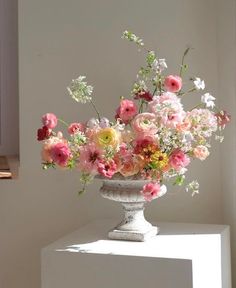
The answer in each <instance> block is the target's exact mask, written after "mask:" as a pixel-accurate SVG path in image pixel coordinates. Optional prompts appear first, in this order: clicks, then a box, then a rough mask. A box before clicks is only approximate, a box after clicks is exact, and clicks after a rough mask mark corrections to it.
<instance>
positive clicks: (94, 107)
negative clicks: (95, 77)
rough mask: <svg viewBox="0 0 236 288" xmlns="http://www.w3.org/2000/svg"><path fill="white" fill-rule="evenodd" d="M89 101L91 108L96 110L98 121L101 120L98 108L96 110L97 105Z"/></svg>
mask: <svg viewBox="0 0 236 288" xmlns="http://www.w3.org/2000/svg"><path fill="white" fill-rule="evenodd" d="M90 103H91V105H92V107H93V109H94V110H95V112H96V114H97V116H98V120H99V121H100V120H101V116H100V113H99V112H98V110H97V107H96V106H95V104H94V103H93V100H90Z"/></svg>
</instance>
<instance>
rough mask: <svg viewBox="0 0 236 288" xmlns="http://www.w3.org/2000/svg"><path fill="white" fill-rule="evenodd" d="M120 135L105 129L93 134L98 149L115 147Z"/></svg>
mask: <svg viewBox="0 0 236 288" xmlns="http://www.w3.org/2000/svg"><path fill="white" fill-rule="evenodd" d="M119 141H120V135H119V132H117V131H116V130H115V129H113V128H110V127H107V128H104V129H101V130H99V131H98V132H97V133H96V134H95V142H96V143H97V144H98V146H100V147H106V146H112V147H116V146H117V145H118V144H119Z"/></svg>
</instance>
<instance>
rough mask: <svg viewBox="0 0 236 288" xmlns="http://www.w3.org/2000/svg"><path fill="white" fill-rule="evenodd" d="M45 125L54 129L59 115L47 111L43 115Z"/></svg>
mask: <svg viewBox="0 0 236 288" xmlns="http://www.w3.org/2000/svg"><path fill="white" fill-rule="evenodd" d="M42 123H43V126H46V127H48V128H49V129H53V128H55V127H56V126H57V116H56V115H54V114H53V113H46V114H44V115H43V116H42Z"/></svg>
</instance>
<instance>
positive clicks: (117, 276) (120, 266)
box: [42, 220, 231, 288]
mask: <svg viewBox="0 0 236 288" xmlns="http://www.w3.org/2000/svg"><path fill="white" fill-rule="evenodd" d="M115 224H116V222H113V221H110V220H104V221H96V222H93V223H90V224H89V225H86V226H84V227H82V228H80V229H79V230H77V231H75V232H73V233H72V234H70V235H67V236H66V237H64V238H62V239H60V240H58V241H56V242H55V243H53V244H51V245H49V246H47V247H45V248H44V249H43V250H42V288H78V287H81V288H95V287H96V288H121V287H122V288H126V287H130V288H132V287H134V288H144V287H145V288H149V287H150V288H151V287H152V288H153V287H160V288H173V287H175V288H192V287H193V288H231V270H230V242H229V241H230V240H229V227H228V226H223V225H202V224H181V223H158V224H157V225H158V226H159V227H160V234H159V235H157V236H156V237H154V238H152V239H151V240H148V241H147V242H128V241H117V240H108V239H107V233H108V231H109V230H110V229H111V228H112V227H113V226H114V225H115ZM154 224H155V223H154Z"/></svg>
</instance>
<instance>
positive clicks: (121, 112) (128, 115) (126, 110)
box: [115, 99, 138, 124]
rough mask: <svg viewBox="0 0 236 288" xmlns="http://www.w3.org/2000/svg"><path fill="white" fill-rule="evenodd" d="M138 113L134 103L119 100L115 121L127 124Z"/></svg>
mask: <svg viewBox="0 0 236 288" xmlns="http://www.w3.org/2000/svg"><path fill="white" fill-rule="evenodd" d="M137 113H138V108H137V106H136V104H135V103H134V101H131V100H127V99H124V100H121V102H120V106H119V107H118V108H117V110H116V116H115V117H116V119H121V120H122V122H123V123H125V124H128V123H129V122H130V121H131V120H132V119H133V118H134V116H135V115H137Z"/></svg>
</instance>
